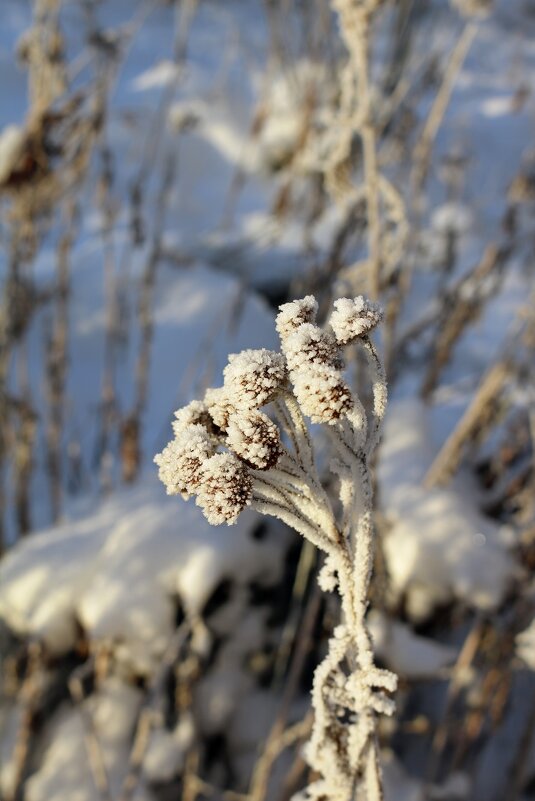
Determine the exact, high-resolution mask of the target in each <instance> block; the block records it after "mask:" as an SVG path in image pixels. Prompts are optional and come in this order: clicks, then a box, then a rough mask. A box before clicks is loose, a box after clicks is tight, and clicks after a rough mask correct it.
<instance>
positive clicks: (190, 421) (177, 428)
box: [173, 400, 212, 436]
mask: <svg viewBox="0 0 535 801" xmlns="http://www.w3.org/2000/svg"><path fill="white" fill-rule="evenodd" d="M175 417H176V420H173V431H174V432H175V435H176V436H178V435H179V434H180V433H181V432H182V431H184V429H185V428H187V427H188V426H194V425H202V426H204V427H205V428H206V429H207V430H208V431H210V430H211V428H212V418H211V417H210V415H209V413H208V407H207V405H206V404H205V403H203V401H198V400H193V401H191V403H188V404H187V405H186V406H183V407H182V408H181V409H177V411H176V412H175Z"/></svg>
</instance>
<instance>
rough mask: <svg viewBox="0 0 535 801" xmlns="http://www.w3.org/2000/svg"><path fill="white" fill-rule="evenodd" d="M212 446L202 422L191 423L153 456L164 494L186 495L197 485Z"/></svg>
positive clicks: (187, 496) (192, 491) (211, 452)
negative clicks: (163, 486) (163, 485)
mask: <svg viewBox="0 0 535 801" xmlns="http://www.w3.org/2000/svg"><path fill="white" fill-rule="evenodd" d="M213 452H214V447H213V444H212V442H211V439H210V435H209V434H208V432H207V431H206V429H205V428H204V427H203V426H202V425H198V424H197V425H191V426H187V427H186V428H185V429H183V430H182V431H181V432H180V433H179V435H178V436H177V437H176V438H175V439H173V440H171V442H170V443H169V444H168V445H166V447H165V448H164V449H163V451H162V452H161V453H158V454H156V456H155V457H154V461H155V463H156V464H157V465H158V467H159V470H158V476H159V478H160V481H161V482H162V483H163V484H165V488H166V490H167V494H168V495H183V496H185V497H186V498H189V497H190V495H192V494H193V493H194V492H195V491H196V490H197V488H198V486H199V481H200V479H201V468H202V466H203V464H204V462H206V460H207V459H209V457H211V456H212V454H213Z"/></svg>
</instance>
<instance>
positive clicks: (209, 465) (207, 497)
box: [197, 453, 253, 526]
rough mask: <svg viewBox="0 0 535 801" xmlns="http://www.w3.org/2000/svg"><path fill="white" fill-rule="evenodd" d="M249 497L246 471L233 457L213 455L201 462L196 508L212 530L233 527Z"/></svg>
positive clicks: (241, 463)
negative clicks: (226, 526)
mask: <svg viewBox="0 0 535 801" xmlns="http://www.w3.org/2000/svg"><path fill="white" fill-rule="evenodd" d="M252 495H253V481H252V478H251V476H250V474H249V471H248V470H247V468H246V467H245V465H244V464H243V462H240V460H239V459H237V458H236V456H234V455H233V454H232V453H216V454H214V456H212V457H211V458H210V459H207V460H206V461H205V462H204V464H203V466H202V475H201V483H200V485H199V490H198V495H197V505H198V506H200V507H201V508H202V510H203V512H204V516H205V517H206V519H207V520H208V522H209V523H211V524H212V525H213V526H218V525H220V524H222V523H227V524H228V525H233V524H234V523H235V522H236V521H237V519H238V517H239V514H240V512H242V511H243V509H245V507H246V506H248V505H249V504H250V503H251V498H252Z"/></svg>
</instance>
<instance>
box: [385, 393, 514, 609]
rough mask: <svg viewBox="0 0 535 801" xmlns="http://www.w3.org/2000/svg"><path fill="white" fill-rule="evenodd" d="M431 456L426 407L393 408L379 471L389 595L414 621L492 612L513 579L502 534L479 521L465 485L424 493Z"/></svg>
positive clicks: (402, 404) (398, 404)
mask: <svg viewBox="0 0 535 801" xmlns="http://www.w3.org/2000/svg"><path fill="white" fill-rule="evenodd" d="M433 456H434V448H433V444H432V440H431V432H430V426H429V421H428V417H427V410H426V407H425V406H424V405H423V404H422V403H421V402H420V401H418V400H413V399H411V400H403V401H394V402H391V404H390V408H389V412H388V414H387V419H386V425H385V433H384V438H383V445H382V448H381V454H380V464H379V482H380V494H381V501H382V504H383V508H384V510H385V514H386V517H387V520H388V522H389V524H390V526H391V528H390V529H389V531H388V532H387V534H386V536H385V540H384V550H385V556H386V560H387V563H388V571H389V574H390V577H391V580H392V589H393V592H394V595H395V596H396V597H398V598H399V597H401V596H403V595H404V596H405V598H406V605H407V611H408V613H409V615H410V616H411V617H412V618H413V619H415V620H422V619H425V618H426V617H427V616H428V615H429V614H430V613H431V612H432V611H433V609H434V608H435V607H436V606H437V605H438V604H444V603H448V602H450V601H453V600H457V601H462V602H464V603H466V604H467V605H470V606H473V607H476V608H479V609H485V610H489V609H493V608H496V607H497V606H498V605H499V604H500V602H501V600H502V598H503V597H504V594H505V592H506V590H507V587H508V585H509V582H510V581H511V579H512V578H513V575H514V572H515V568H514V562H513V559H512V557H511V555H510V554H509V552H508V547H507V543H508V532H507V530H506V529H505V528H504V527H502V526H499V525H497V524H496V523H494V522H493V521H492V520H490V519H488V518H485V517H483V516H482V515H481V514H480V513H479V511H478V510H477V508H476V507H475V505H474V501H473V493H471V492H470V490H471V489H473V488H471V487H470V486H467V484H468V482H467V481H465V482H464V484H463V485H461V484H460V483H452V484H451V485H450V486H448V487H446V488H435V489H426V488H424V487H423V486H422V481H423V478H424V475H425V472H426V470H427V468H428V467H429V465H430V464H431V461H432V458H433ZM466 478H468V477H466Z"/></svg>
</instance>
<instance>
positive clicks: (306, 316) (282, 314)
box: [276, 295, 318, 341]
mask: <svg viewBox="0 0 535 801" xmlns="http://www.w3.org/2000/svg"><path fill="white" fill-rule="evenodd" d="M317 313H318V304H317V302H316V298H315V297H314V296H313V295H307V296H306V297H304V298H303V299H302V300H293V301H292V302H291V303H283V304H282V306H279V314H278V315H277V323H276V326H277V331H278V332H279V336H280V338H281V341H283V340H284V339H286V337H288V336H290V334H293V332H294V331H295V330H296V329H297V328H299V326H300V325H303V323H314V322H316V314H317Z"/></svg>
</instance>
